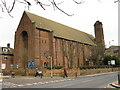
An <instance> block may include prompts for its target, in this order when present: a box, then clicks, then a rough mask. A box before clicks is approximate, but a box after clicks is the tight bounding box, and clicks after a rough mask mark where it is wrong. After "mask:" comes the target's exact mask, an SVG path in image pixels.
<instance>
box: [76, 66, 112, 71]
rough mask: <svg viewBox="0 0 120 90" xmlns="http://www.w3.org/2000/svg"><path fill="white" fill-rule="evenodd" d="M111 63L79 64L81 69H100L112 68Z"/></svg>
mask: <svg viewBox="0 0 120 90" xmlns="http://www.w3.org/2000/svg"><path fill="white" fill-rule="evenodd" d="M111 67H112V66H110V65H97V66H79V67H78V68H79V69H81V70H82V69H98V68H111Z"/></svg>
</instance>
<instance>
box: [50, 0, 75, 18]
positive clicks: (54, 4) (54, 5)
mask: <svg viewBox="0 0 120 90" xmlns="http://www.w3.org/2000/svg"><path fill="white" fill-rule="evenodd" d="M49 1H50V0H49ZM50 2H51V3H52V5H53V8H57V9H58V10H60V11H61V12H63V13H64V14H66V15H68V16H73V15H74V14H72V15H70V14H68V13H66V12H65V11H63V10H62V9H60V8H59V7H58V6H57V4H56V2H55V1H54V0H52V1H50ZM54 10H55V9H54Z"/></svg>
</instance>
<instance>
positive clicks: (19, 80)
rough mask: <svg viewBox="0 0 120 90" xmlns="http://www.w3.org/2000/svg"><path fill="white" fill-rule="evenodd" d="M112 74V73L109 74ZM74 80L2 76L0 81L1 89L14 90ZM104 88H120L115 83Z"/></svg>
mask: <svg viewBox="0 0 120 90" xmlns="http://www.w3.org/2000/svg"><path fill="white" fill-rule="evenodd" d="M111 73H114V72H111ZM102 74H107V73H99V74H93V75H85V76H95V75H102ZM78 77H84V76H78ZM74 79H76V77H75V76H73V77H67V78H63V77H52V78H51V77H43V78H40V77H39V76H38V77H34V76H15V78H12V77H11V76H3V80H2V82H1V83H2V88H14V87H23V86H30V85H37V84H46V83H53V82H63V81H66V80H74ZM105 88H120V86H119V85H118V84H117V81H116V82H113V83H110V84H108V85H107V86H106V87H105Z"/></svg>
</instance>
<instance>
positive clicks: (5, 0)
mask: <svg viewBox="0 0 120 90" xmlns="http://www.w3.org/2000/svg"><path fill="white" fill-rule="evenodd" d="M31 1H32V2H31ZM31 1H30V0H0V9H1V12H2V13H4V12H7V13H8V14H9V16H11V17H13V16H12V15H11V12H12V11H13V9H14V8H15V7H16V6H15V5H16V3H19V4H24V5H25V6H27V8H28V10H29V9H30V7H31V6H34V5H35V3H36V5H39V6H40V7H41V8H42V9H43V10H46V8H45V7H46V6H49V7H51V6H52V7H53V9H54V10H55V9H57V10H59V11H61V12H62V13H64V14H66V15H68V16H73V15H74V14H69V13H67V12H66V11H64V10H63V9H61V8H60V7H59V5H60V4H62V3H64V1H62V2H60V3H57V2H56V1H55V0H47V2H48V4H44V3H43V0H34V1H33V0H31ZM72 1H73V3H76V4H83V3H85V1H86V0H72ZM97 1H98V2H101V1H100V0H97ZM118 1H119V0H118ZM118 1H115V3H116V2H118ZM68 2H69V1H68ZM2 13H0V14H2Z"/></svg>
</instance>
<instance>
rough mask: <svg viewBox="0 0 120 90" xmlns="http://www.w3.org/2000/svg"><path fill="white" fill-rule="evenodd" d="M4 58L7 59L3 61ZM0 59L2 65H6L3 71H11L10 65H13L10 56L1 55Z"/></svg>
mask: <svg viewBox="0 0 120 90" xmlns="http://www.w3.org/2000/svg"><path fill="white" fill-rule="evenodd" d="M4 56H7V57H8V59H7V60H5V59H4ZM1 58H2V64H5V65H6V68H5V69H6V70H10V69H11V67H10V65H11V64H13V56H10V55H1Z"/></svg>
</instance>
